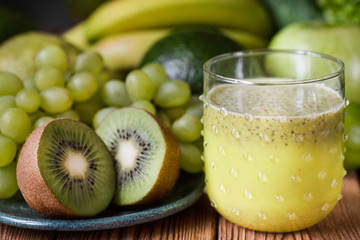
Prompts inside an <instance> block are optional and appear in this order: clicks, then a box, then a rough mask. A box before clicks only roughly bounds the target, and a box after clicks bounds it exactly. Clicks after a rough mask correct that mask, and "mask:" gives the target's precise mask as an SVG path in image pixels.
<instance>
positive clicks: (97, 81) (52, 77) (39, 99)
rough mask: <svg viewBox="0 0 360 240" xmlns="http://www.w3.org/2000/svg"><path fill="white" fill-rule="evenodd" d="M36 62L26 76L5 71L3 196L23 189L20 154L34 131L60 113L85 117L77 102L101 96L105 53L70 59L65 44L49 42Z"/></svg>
mask: <svg viewBox="0 0 360 240" xmlns="http://www.w3.org/2000/svg"><path fill="white" fill-rule="evenodd" d="M35 66H36V71H35V74H34V75H33V76H30V77H27V78H24V79H20V78H19V77H18V76H17V75H15V74H13V73H11V72H0V198H8V197H11V196H12V195H14V194H15V193H16V192H17V190H18V187H17V184H16V157H17V154H18V151H19V149H20V148H21V145H22V144H23V143H24V142H25V140H26V138H27V136H28V135H29V134H30V133H31V131H32V130H34V129H35V128H37V127H39V126H41V125H43V124H45V123H46V122H48V121H50V120H52V119H55V118H70V119H74V120H80V119H81V118H82V113H81V112H80V111H76V107H77V106H78V105H81V104H84V103H86V102H88V101H92V99H93V98H96V95H97V93H98V92H99V89H100V86H101V84H102V73H103V71H104V68H103V59H102V58H101V56H100V55H99V54H97V53H95V52H93V51H86V52H83V53H81V54H79V55H78V56H77V58H76V59H75V61H74V63H73V64H71V65H70V64H69V63H68V58H67V55H66V52H65V51H64V50H63V49H62V48H60V47H59V46H57V45H48V46H46V47H44V48H43V49H41V50H40V51H39V52H38V53H37V55H36V58H35ZM98 99H101V98H98ZM97 102H98V103H99V104H100V103H101V101H97ZM102 106H103V105H101V106H99V109H100V108H101V107H102ZM97 110H98V109H96V110H94V114H95V112H96V111H97ZM92 116H93V115H92ZM92 116H91V117H92Z"/></svg>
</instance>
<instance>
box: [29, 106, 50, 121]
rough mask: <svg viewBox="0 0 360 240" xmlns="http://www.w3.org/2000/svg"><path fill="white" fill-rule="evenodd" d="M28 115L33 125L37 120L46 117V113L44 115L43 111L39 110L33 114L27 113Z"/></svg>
mask: <svg viewBox="0 0 360 240" xmlns="http://www.w3.org/2000/svg"><path fill="white" fill-rule="evenodd" d="M28 115H29V117H30V120H31V122H32V123H34V122H35V121H36V120H38V119H39V118H41V117H44V116H46V113H44V111H42V110H40V109H39V110H37V111H35V112H33V113H28Z"/></svg>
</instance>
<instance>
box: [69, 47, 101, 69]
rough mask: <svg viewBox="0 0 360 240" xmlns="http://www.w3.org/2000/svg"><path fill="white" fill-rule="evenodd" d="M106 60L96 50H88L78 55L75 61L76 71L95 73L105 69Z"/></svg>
mask: <svg viewBox="0 0 360 240" xmlns="http://www.w3.org/2000/svg"><path fill="white" fill-rule="evenodd" d="M103 66H104V61H103V59H102V57H101V55H100V54H99V53H97V52H95V51H91V50H87V51H85V52H82V53H80V54H79V55H77V56H76V59H75V63H74V71H75V72H83V71H86V72H91V73H92V74H94V75H97V74H98V73H100V71H101V70H102V69H103Z"/></svg>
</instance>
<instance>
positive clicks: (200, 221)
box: [0, 172, 360, 240]
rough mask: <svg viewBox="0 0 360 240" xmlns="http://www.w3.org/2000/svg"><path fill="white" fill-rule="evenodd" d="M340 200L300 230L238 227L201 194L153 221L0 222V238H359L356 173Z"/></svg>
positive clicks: (347, 180)
mask: <svg viewBox="0 0 360 240" xmlns="http://www.w3.org/2000/svg"><path fill="white" fill-rule="evenodd" d="M343 196H344V197H343V199H342V200H341V201H340V202H339V203H338V204H337V205H336V207H335V209H334V210H333V212H332V213H331V214H330V215H329V216H328V217H327V218H326V219H324V220H323V221H322V222H320V223H319V224H317V225H315V226H313V227H311V228H309V229H306V230H303V231H299V232H293V233H286V234H272V233H262V232H256V231H252V230H248V229H244V228H241V227H239V226H237V225H234V224H232V223H230V222H229V221H227V220H225V219H224V218H223V217H221V216H219V215H218V214H217V213H216V211H215V210H214V209H213V208H212V207H211V206H210V203H209V201H208V199H207V198H206V196H205V195H204V196H203V197H202V198H201V199H200V200H199V201H198V202H197V203H196V204H194V205H193V206H191V207H190V208H188V209H186V210H184V211H182V212H180V213H177V214H175V215H172V216H170V217H167V218H164V219H160V220H157V221H154V222H150V223H145V224H141V225H136V226H132V227H127V228H118V229H112V230H104V231H92V232H57V231H39V230H31V229H24V228H17V227H12V226H8V225H4V224H0V239H1V240H3V239H11V240H13V239H26V240H31V239H64V240H65V239H66V240H68V239H104V240H107V239H136V240H141V239H186V240H189V239H190V240H191V239H229V240H230V239H254V240H256V239H261V240H270V239H271V240H277V239H279V240H280V239H286V240H288V239H296V240H298V239H299V240H300V239H301V240H311V239H316V240H317V239H324V240H355V239H356V240H359V239H360V185H359V176H358V174H357V173H356V172H350V173H349V174H348V175H347V176H346V177H345V179H344V188H343Z"/></svg>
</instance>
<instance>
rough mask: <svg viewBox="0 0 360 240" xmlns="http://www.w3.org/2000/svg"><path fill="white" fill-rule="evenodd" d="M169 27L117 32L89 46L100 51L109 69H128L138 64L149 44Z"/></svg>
mask: <svg viewBox="0 0 360 240" xmlns="http://www.w3.org/2000/svg"><path fill="white" fill-rule="evenodd" d="M170 31H171V29H150V30H139V31H131V32H125V33H118V34H115V35H112V36H108V37H105V38H103V39H101V40H100V41H98V42H97V43H95V44H94V45H92V46H91V47H90V48H91V49H93V50H95V51H97V52H98V53H100V54H101V55H102V57H103V59H104V63H105V66H106V67H107V68H109V69H110V70H113V71H117V70H129V69H133V68H135V67H137V66H138V64H139V62H140V60H141V58H142V57H143V56H144V54H145V52H146V51H147V50H148V49H149V48H150V46H151V45H152V44H153V43H154V42H156V41H157V40H159V39H160V38H162V37H164V36H166V35H167V34H169V33H170Z"/></svg>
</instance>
